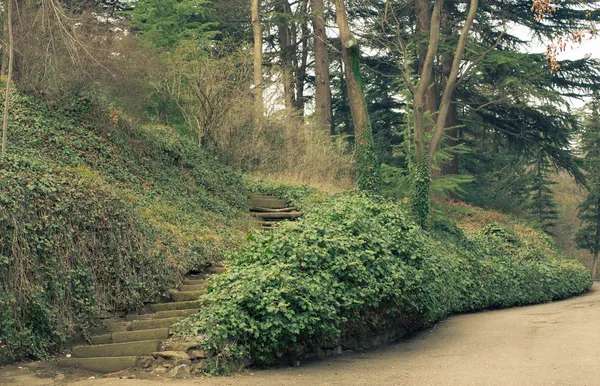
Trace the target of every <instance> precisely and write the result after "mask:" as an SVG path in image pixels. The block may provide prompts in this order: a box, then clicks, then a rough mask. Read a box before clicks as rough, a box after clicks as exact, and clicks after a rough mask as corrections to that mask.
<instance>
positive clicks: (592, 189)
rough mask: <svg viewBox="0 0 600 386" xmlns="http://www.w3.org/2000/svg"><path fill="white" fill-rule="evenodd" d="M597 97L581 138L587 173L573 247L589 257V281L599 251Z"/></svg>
mask: <svg viewBox="0 0 600 386" xmlns="http://www.w3.org/2000/svg"><path fill="white" fill-rule="evenodd" d="M598 104H599V100H598V97H596V99H595V100H594V101H593V102H592V106H591V107H592V114H591V117H590V119H589V120H588V121H587V122H585V124H584V130H583V134H582V139H581V148H582V150H583V153H584V157H585V158H584V169H585V171H586V173H587V195H586V198H585V201H584V202H583V203H582V204H581V205H580V207H579V219H580V220H581V222H582V224H583V227H582V228H581V230H580V231H579V232H578V234H577V238H576V239H577V244H578V245H579V247H581V248H583V249H587V250H588V251H590V252H591V253H592V255H593V258H594V260H593V264H592V278H593V279H596V272H597V264H598V254H599V252H600V113H599V112H598V109H599V106H598Z"/></svg>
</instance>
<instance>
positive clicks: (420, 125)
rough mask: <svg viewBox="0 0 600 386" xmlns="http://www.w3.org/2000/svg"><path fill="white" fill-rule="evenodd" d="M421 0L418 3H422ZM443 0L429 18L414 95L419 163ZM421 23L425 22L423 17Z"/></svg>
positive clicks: (423, 147) (416, 145) (421, 157)
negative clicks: (422, 57) (427, 39)
mask: <svg viewBox="0 0 600 386" xmlns="http://www.w3.org/2000/svg"><path fill="white" fill-rule="evenodd" d="M420 3H421V2H419V3H417V4H420ZM425 3H427V12H429V4H428V2H425ZM442 3H443V0H435V3H434V7H433V12H432V14H431V19H428V20H429V26H430V31H429V44H428V46H427V52H426V54H425V59H424V60H423V63H422V64H420V66H421V67H422V69H421V72H420V78H419V83H418V85H417V88H416V90H415V93H414V96H413V111H414V139H415V156H416V159H417V164H420V163H422V162H423V160H424V159H425V142H424V135H425V132H426V130H427V129H426V127H427V122H426V118H425V116H426V111H427V110H426V109H427V103H426V95H427V93H428V90H429V86H430V85H431V82H432V80H433V65H434V60H435V56H436V55H437V52H438V47H439V42H440V23H441V21H440V14H441V8H442ZM420 19H421V23H423V20H422V18H421V17H420ZM432 159H433V157H429V162H432Z"/></svg>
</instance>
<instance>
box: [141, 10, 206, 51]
mask: <svg viewBox="0 0 600 386" xmlns="http://www.w3.org/2000/svg"><path fill="white" fill-rule="evenodd" d="M209 5H210V2H209V1H208V0H137V1H135V2H134V6H133V9H132V10H131V11H130V12H131V26H132V28H133V31H134V32H136V33H137V34H139V35H142V36H144V37H145V38H146V40H148V41H149V42H151V44H152V45H154V46H155V47H165V48H173V47H174V46H175V45H177V43H179V42H181V41H182V40H190V39H194V40H199V39H203V38H210V37H214V36H215V31H214V29H215V28H216V24H215V23H213V22H211V21H210V20H209V18H208V10H209Z"/></svg>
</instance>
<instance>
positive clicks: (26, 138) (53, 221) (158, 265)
mask: <svg viewBox="0 0 600 386" xmlns="http://www.w3.org/2000/svg"><path fill="white" fill-rule="evenodd" d="M12 103H13V104H12V106H13V107H12V124H11V125H10V131H9V138H8V144H9V147H8V157H7V158H6V159H5V160H3V161H0V203H1V204H2V207H3V208H6V209H8V210H2V211H1V212H0V362H2V359H3V358H4V359H10V358H19V357H28V356H29V357H40V356H44V355H46V354H47V353H48V352H50V351H52V350H53V349H55V348H57V347H59V346H60V344H61V343H62V342H64V341H65V340H66V339H68V338H69V337H70V336H72V335H73V334H79V333H83V334H84V335H85V332H86V330H87V329H88V328H89V326H90V323H91V320H92V316H93V313H94V312H96V311H97V310H98V309H107V308H108V309H123V308H135V307H137V306H139V305H140V304H142V303H143V302H144V301H147V300H149V299H151V298H152V297H155V296H156V295H158V294H159V293H161V292H162V291H165V290H166V289H168V288H169V287H170V286H171V285H173V284H174V283H175V282H176V281H177V280H178V278H179V277H180V275H181V274H182V273H183V272H185V271H187V270H188V269H201V268H202V267H204V266H206V265H208V264H210V263H212V262H214V261H216V260H219V259H220V258H221V256H222V254H223V252H224V250H227V249H230V248H231V247H232V246H233V245H235V243H236V242H237V241H238V240H240V239H241V236H242V235H243V234H245V232H246V231H247V230H248V229H249V227H250V226H251V225H250V224H248V222H247V220H246V217H245V216H242V215H241V214H242V212H243V211H245V210H246V197H245V189H244V187H243V183H242V179H241V176H239V175H238V174H236V173H234V172H233V171H231V170H230V169H228V168H227V167H225V166H223V165H221V164H220V163H219V162H217V161H216V160H215V159H214V158H213V157H211V156H209V155H208V154H204V153H203V152H202V151H201V150H200V149H198V147H197V146H196V145H194V144H193V143H191V142H190V141H189V140H187V139H186V138H184V137H182V136H180V135H179V134H177V133H176V132H174V131H172V130H170V129H169V128H167V127H138V126H136V125H134V124H132V123H130V122H127V121H124V120H122V119H120V118H119V117H118V116H116V115H109V114H108V113H105V112H103V111H99V110H97V109H94V106H92V105H91V104H90V103H89V102H87V101H85V100H77V101H73V102H72V103H71V104H69V105H67V106H54V105H49V104H46V103H43V102H40V101H38V100H36V99H33V98H31V97H26V96H22V95H19V94H18V93H14V94H13V95H12Z"/></svg>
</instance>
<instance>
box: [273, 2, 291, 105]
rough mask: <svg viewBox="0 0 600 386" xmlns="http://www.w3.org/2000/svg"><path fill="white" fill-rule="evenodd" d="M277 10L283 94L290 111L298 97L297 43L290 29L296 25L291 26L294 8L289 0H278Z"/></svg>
mask: <svg viewBox="0 0 600 386" xmlns="http://www.w3.org/2000/svg"><path fill="white" fill-rule="evenodd" d="M275 12H277V13H278V18H277V29H278V32H279V49H280V53H279V59H280V61H281V74H282V77H283V94H284V100H285V108H286V110H287V111H288V113H290V112H292V111H293V109H294V104H295V103H296V98H295V94H294V77H293V75H292V74H293V70H294V63H293V58H294V57H295V53H294V51H295V47H296V45H295V44H292V36H291V33H290V29H295V28H296V27H295V26H294V25H291V26H290V22H289V20H290V18H291V16H292V9H291V8H290V4H289V3H288V0H278V2H277V3H276V5H275Z"/></svg>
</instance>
